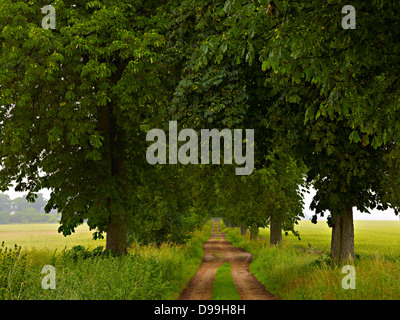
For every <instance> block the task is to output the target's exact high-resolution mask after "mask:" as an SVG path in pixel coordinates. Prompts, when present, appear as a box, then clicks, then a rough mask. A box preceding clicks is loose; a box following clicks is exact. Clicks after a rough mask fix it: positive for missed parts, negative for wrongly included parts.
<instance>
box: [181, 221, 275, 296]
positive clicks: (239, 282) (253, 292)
mask: <svg viewBox="0 0 400 320" xmlns="http://www.w3.org/2000/svg"><path fill="white" fill-rule="evenodd" d="M215 229H216V231H215ZM203 250H204V255H203V261H202V263H201V265H200V267H199V269H198V270H197V272H196V274H195V275H194V277H193V278H192V279H191V280H190V282H189V283H188V285H187V287H186V288H185V289H184V290H183V291H182V293H181V295H180V296H179V300H211V297H212V289H213V283H214V279H215V275H216V272H217V270H218V268H219V267H221V265H222V264H223V263H224V262H229V263H230V265H231V270H232V278H233V281H234V283H235V285H236V288H237V290H238V292H239V295H240V298H241V300H276V299H277V298H276V297H275V296H273V295H272V294H271V293H269V292H268V291H267V290H266V289H265V287H264V286H263V285H262V284H261V283H260V282H259V281H258V280H257V279H256V278H255V277H254V275H253V274H252V273H251V272H250V269H249V265H250V262H251V258H252V255H251V254H250V253H248V252H246V251H244V250H242V249H239V248H236V247H234V246H232V245H231V243H230V242H228V240H226V239H225V234H223V233H220V231H219V224H218V222H214V223H213V226H212V235H211V237H210V239H209V240H208V241H207V242H206V243H205V244H204V245H203Z"/></svg>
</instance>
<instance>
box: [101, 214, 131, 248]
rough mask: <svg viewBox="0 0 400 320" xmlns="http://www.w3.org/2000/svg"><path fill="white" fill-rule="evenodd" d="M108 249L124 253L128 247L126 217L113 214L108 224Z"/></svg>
mask: <svg viewBox="0 0 400 320" xmlns="http://www.w3.org/2000/svg"><path fill="white" fill-rule="evenodd" d="M106 250H110V251H112V252H114V253H116V254H119V255H122V254H126V253H127V248H126V217H125V214H122V215H121V216H115V215H111V216H110V219H109V222H108V224H107V237H106Z"/></svg>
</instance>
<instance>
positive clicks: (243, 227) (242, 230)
mask: <svg viewBox="0 0 400 320" xmlns="http://www.w3.org/2000/svg"><path fill="white" fill-rule="evenodd" d="M239 228H240V234H241V235H242V236H244V235H246V234H247V228H246V227H245V226H244V225H243V224H241V225H240V226H239Z"/></svg>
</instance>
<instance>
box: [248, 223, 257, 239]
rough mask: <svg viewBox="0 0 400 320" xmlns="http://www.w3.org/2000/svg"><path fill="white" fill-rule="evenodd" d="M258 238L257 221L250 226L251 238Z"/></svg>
mask: <svg viewBox="0 0 400 320" xmlns="http://www.w3.org/2000/svg"><path fill="white" fill-rule="evenodd" d="M257 238H258V227H257V225H256V224H255V223H253V224H252V225H251V227H250V240H251V241H254V240H257Z"/></svg>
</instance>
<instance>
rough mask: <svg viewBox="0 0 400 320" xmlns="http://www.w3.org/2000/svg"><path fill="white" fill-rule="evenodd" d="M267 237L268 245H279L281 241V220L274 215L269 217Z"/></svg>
mask: <svg viewBox="0 0 400 320" xmlns="http://www.w3.org/2000/svg"><path fill="white" fill-rule="evenodd" d="M269 239H270V247H273V246H277V245H278V246H280V245H281V243H282V222H281V221H280V220H279V219H277V218H276V217H275V216H274V215H273V216H272V217H271V224H270V235H269Z"/></svg>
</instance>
